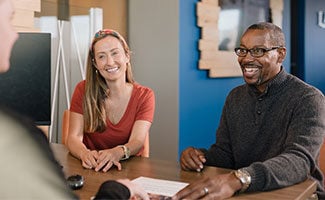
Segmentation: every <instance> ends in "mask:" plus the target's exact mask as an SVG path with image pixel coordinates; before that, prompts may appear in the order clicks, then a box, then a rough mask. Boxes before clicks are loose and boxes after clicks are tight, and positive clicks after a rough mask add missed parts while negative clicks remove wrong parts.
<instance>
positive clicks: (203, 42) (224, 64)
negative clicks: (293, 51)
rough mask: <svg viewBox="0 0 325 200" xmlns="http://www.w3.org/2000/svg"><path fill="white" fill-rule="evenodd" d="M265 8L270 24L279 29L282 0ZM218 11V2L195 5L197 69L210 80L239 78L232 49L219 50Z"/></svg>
mask: <svg viewBox="0 0 325 200" xmlns="http://www.w3.org/2000/svg"><path fill="white" fill-rule="evenodd" d="M220 1H221V0H220ZM240 1H242V0H240ZM244 1H245V0H244ZM232 2H234V1H232ZM258 3H259V2H258ZM267 6H269V9H270V10H271V19H272V22H273V23H275V24H277V25H278V26H280V27H281V25H282V11H283V0H269V5H267ZM220 11H221V7H220V6H219V0H201V1H199V2H197V4H196V14H197V25H198V26H199V27H200V28H201V38H200V39H199V41H198V47H199V51H200V60H199V69H201V70H208V71H209V77H210V78H219V77H239V76H242V72H241V69H240V66H239V64H238V62H237V56H236V54H235V53H234V51H233V49H229V50H219V45H220V44H221V42H220V41H219V34H220V33H219V30H218V29H219V16H220Z"/></svg>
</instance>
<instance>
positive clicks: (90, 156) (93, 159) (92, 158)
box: [80, 149, 99, 169]
mask: <svg viewBox="0 0 325 200" xmlns="http://www.w3.org/2000/svg"><path fill="white" fill-rule="evenodd" d="M98 157H99V154H98V152H97V151H95V150H93V151H90V150H89V149H87V151H85V152H84V153H82V154H81V156H80V159H81V162H82V166H83V167H84V168H87V169H92V168H96V167H97V160H98Z"/></svg>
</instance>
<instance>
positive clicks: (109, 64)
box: [66, 29, 155, 172]
mask: <svg viewBox="0 0 325 200" xmlns="http://www.w3.org/2000/svg"><path fill="white" fill-rule="evenodd" d="M130 58H131V55H130V49H129V47H128V45H127V43H126V42H125V40H124V38H123V37H122V36H121V35H120V34H119V33H118V32H116V31H114V30H111V29H104V30H100V31H98V32H97V33H96V34H95V36H94V39H93V41H92V44H91V47H90V50H89V53H88V62H87V69H86V71H87V72H86V73H87V74H86V80H84V81H81V82H80V83H79V84H78V85H77V86H76V88H75V91H74V94H73V96H72V100H71V107H70V117H69V133H68V137H67V141H66V145H67V147H68V148H69V150H70V152H71V153H72V154H73V155H74V156H75V157H77V158H79V159H80V160H81V161H82V166H83V167H85V168H88V169H94V170H95V171H100V170H101V171H104V172H106V171H108V170H109V169H110V168H111V167H113V166H116V167H117V168H118V169H119V170H121V164H120V162H119V161H120V160H125V159H128V158H129V156H134V155H136V156H149V155H148V151H147V150H144V144H145V141H147V138H148V135H149V129H150V127H151V123H152V121H153V116H154V108H155V97H154V93H153V91H152V90H151V89H150V88H148V87H145V86H142V85H140V84H139V83H136V82H135V81H134V79H133V74H132V68H131V63H130ZM146 146H148V145H146Z"/></svg>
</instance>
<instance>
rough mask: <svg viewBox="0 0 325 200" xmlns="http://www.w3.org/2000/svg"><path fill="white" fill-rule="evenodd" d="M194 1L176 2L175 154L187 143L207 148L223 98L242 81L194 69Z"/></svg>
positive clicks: (196, 55)
mask: <svg viewBox="0 0 325 200" xmlns="http://www.w3.org/2000/svg"><path fill="white" fill-rule="evenodd" d="M197 2H198V0H180V3H179V13H180V17H179V20H180V23H179V24H180V28H179V49H180V50H179V51H180V59H179V120H180V122H179V155H180V153H181V152H182V151H183V150H184V149H185V148H187V147H189V146H195V147H205V148H208V147H209V146H210V145H211V144H212V143H214V142H215V140H216V134H215V133H216V129H217V127H218V124H219V119H220V115H221V111H222V107H223V105H224V101H225V98H226V96H227V94H228V93H229V91H230V90H231V89H232V88H234V87H235V86H237V85H239V84H242V83H243V79H242V78H241V77H237V78H208V72H207V71H203V70H199V69H198V60H199V51H198V40H199V38H200V28H199V27H198V26H197V25H196V3H197ZM289 2H290V1H288V0H285V1H284V3H285V11H284V12H283V13H284V16H283V18H284V22H283V27H284V28H283V29H284V32H285V33H286V37H287V41H288V42H287V46H288V47H290V43H289V41H290V40H289V39H288V35H289V34H288V33H289V28H290V25H289V24H290V23H289V22H290V17H289V16H290V12H289ZM288 54H290V49H289V48H288ZM289 58H290V55H287V59H286V61H285V63H284V65H285V68H286V69H287V70H288V69H289V63H290V61H289ZM288 71H289V70H288Z"/></svg>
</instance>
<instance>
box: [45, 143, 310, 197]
mask: <svg viewBox="0 0 325 200" xmlns="http://www.w3.org/2000/svg"><path fill="white" fill-rule="evenodd" d="M51 147H52V150H53V152H54V155H55V157H56V159H57V160H58V162H59V163H60V164H61V165H62V166H63V171H64V173H65V175H66V177H68V176H70V175H75V174H79V175H82V176H83V177H84V186H83V187H82V188H81V189H79V190H75V193H76V194H77V195H78V196H79V198H80V199H86V200H90V199H91V197H93V196H94V195H95V194H96V192H97V190H98V188H99V186H100V185H101V184H102V183H103V182H104V181H106V180H110V179H114V180H115V179H120V178H128V179H131V180H132V179H135V178H137V177H139V176H144V177H150V178H157V179H165V180H172V181H180V182H186V183H191V182H194V181H195V180H198V179H200V178H202V177H207V176H210V177H211V176H213V175H216V174H222V173H227V172H229V170H228V169H223V168H218V167H205V168H204V170H203V171H202V172H194V171H191V172H190V171H183V170H181V168H180V166H179V163H178V162H172V161H165V160H157V159H152V158H142V157H132V158H130V159H129V160H125V161H121V164H122V170H121V171H118V170H117V169H116V168H112V169H111V170H109V171H108V172H106V173H104V172H95V171H94V170H90V169H85V168H83V167H82V166H81V162H80V160H78V159H76V158H74V157H73V156H72V155H71V154H70V153H69V151H68V150H67V148H66V147H65V146H64V145H62V144H56V143H51ZM315 191H316V182H315V181H312V180H306V181H304V182H302V183H299V184H297V185H293V186H290V187H286V188H282V189H278V190H273V191H268V192H256V193H249V194H241V195H238V196H234V197H232V198H231V199H250V200H251V199H258V200H263V199H281V200H285V199H307V198H308V197H310V196H311V194H313V193H314V192H315Z"/></svg>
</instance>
